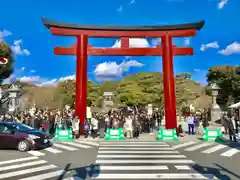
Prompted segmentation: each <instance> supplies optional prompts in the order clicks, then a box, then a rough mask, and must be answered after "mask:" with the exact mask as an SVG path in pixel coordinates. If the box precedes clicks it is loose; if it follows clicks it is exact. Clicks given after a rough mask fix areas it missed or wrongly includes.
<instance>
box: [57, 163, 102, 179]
mask: <svg viewBox="0 0 240 180" xmlns="http://www.w3.org/2000/svg"><path fill="white" fill-rule="evenodd" d="M70 167H71V164H67V165H66V166H65V168H64V171H63V173H62V174H61V175H60V176H59V177H58V180H62V179H64V177H65V175H67V174H68V173H70V172H73V175H71V176H72V177H73V179H76V180H85V179H92V178H94V177H97V176H98V175H99V174H100V167H99V165H95V164H90V165H89V166H84V167H78V168H70Z"/></svg>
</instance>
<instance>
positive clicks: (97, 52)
mask: <svg viewBox="0 0 240 180" xmlns="http://www.w3.org/2000/svg"><path fill="white" fill-rule="evenodd" d="M54 53H55V54H56V55H76V49H75V48H72V47H56V48H54ZM88 55H89V56H162V55H163V53H162V48H126V49H121V48H88ZM173 55H174V56H180V55H193V49H192V48H189V47H176V48H173Z"/></svg>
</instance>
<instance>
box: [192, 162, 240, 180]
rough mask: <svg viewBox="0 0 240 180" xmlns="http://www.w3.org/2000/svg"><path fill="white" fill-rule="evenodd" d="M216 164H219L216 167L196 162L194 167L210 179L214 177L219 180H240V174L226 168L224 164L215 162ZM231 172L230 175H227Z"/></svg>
mask: <svg viewBox="0 0 240 180" xmlns="http://www.w3.org/2000/svg"><path fill="white" fill-rule="evenodd" d="M214 165H215V166H217V167H216V168H214V167H207V166H201V165H198V164H194V165H192V168H193V169H194V170H195V171H196V172H198V173H200V174H202V175H204V176H206V177H207V178H208V179H210V180H211V179H213V177H216V178H218V179H219V180H239V179H240V176H239V175H237V174H235V173H234V172H232V171H229V170H228V169H226V168H224V167H223V166H221V165H219V164H215V163H214ZM227 174H229V175H227Z"/></svg>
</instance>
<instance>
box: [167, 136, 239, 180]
mask: <svg viewBox="0 0 240 180" xmlns="http://www.w3.org/2000/svg"><path fill="white" fill-rule="evenodd" d="M194 142H195V143H194ZM168 144H170V145H171V147H174V149H176V150H178V151H179V152H180V153H181V154H183V155H186V156H187V157H188V158H189V159H192V160H193V161H195V162H196V164H194V165H192V168H193V169H194V170H196V171H197V172H199V173H203V174H204V173H207V174H213V175H214V176H215V177H217V178H219V179H220V180H240V171H239V169H240V168H239V167H240V143H229V142H226V143H216V142H209V143H207V142H202V141H198V140H196V141H188V142H184V143H181V142H179V143H173V142H170V143H168ZM180 144H181V145H180ZM184 144H185V146H184ZM187 144H189V145H187Z"/></svg>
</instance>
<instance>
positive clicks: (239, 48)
mask: <svg viewBox="0 0 240 180" xmlns="http://www.w3.org/2000/svg"><path fill="white" fill-rule="evenodd" d="M219 53H220V54H222V55H231V54H240V43H238V42H236V41H235V42H233V43H232V44H229V45H228V46H227V47H226V48H225V49H222V50H220V51H219Z"/></svg>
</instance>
